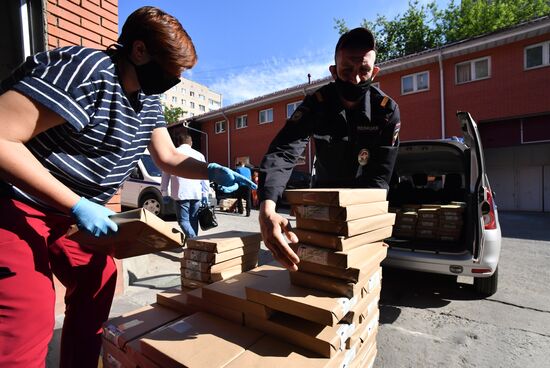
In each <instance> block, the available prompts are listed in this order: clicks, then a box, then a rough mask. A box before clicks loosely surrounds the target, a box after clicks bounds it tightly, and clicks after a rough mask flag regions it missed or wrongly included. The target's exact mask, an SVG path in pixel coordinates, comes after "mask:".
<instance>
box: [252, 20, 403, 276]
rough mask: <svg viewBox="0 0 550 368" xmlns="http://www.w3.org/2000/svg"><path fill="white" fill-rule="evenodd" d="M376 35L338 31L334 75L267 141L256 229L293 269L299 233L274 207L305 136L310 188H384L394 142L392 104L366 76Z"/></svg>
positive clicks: (396, 122)
mask: <svg viewBox="0 0 550 368" xmlns="http://www.w3.org/2000/svg"><path fill="white" fill-rule="evenodd" d="M375 58H376V51H375V40H374V36H373V35H372V33H371V32H370V31H369V30H368V29H366V28H355V29H353V30H351V31H349V32H346V33H344V34H343V35H342V36H341V37H340V39H339V40H338V43H337V44H336V49H335V65H331V66H330V67H329V70H330V73H331V74H332V77H333V78H334V82H333V83H330V84H328V85H326V86H324V87H321V88H320V89H318V90H317V91H316V92H315V93H314V94H312V95H309V96H306V97H305V99H304V101H303V102H302V104H301V105H300V106H299V107H298V108H297V109H296V111H295V112H294V114H293V115H292V116H291V117H290V119H289V120H288V121H287V122H286V124H285V126H284V127H283V129H282V130H281V131H280V132H279V133H278V135H277V136H276V137H275V139H274V140H273V141H272V142H271V145H270V146H269V150H268V152H267V153H266V155H265V156H264V158H263V161H262V164H261V173H260V181H259V198H260V201H261V204H260V216H259V220H260V228H261V231H262V237H263V240H264V243H265V244H266V246H267V247H268V248H269V249H270V250H271V252H272V253H273V256H274V257H275V259H277V260H278V261H279V262H280V263H281V264H282V265H284V266H285V267H287V268H288V269H290V270H297V266H296V265H297V263H298V262H299V259H298V256H297V255H296V254H295V253H294V251H293V250H292V249H291V248H290V246H289V245H288V243H287V241H286V240H285V238H284V237H283V233H284V234H285V235H286V238H287V239H288V240H289V241H290V242H291V243H296V242H297V241H298V238H297V237H296V235H295V234H294V233H293V232H292V231H291V230H290V228H289V226H288V220H286V219H285V218H283V217H282V216H280V215H279V214H277V213H276V211H275V205H276V202H277V199H278V198H280V196H281V195H282V193H283V191H284V189H285V186H286V183H287V181H288V179H289V177H290V174H291V172H292V169H293V168H294V166H295V165H296V160H297V158H298V157H299V156H300V155H301V154H302V153H303V151H304V149H305V146H306V144H307V142H308V141H309V138H310V137H313V140H314V141H315V151H316V160H315V178H314V181H313V186H314V187H324V188H350V187H356V188H386V189H388V188H389V185H388V183H389V181H390V178H391V175H392V171H393V167H394V164H395V158H396V156H397V148H398V145H399V128H400V118H399V108H398V106H397V104H396V103H395V102H394V101H393V100H392V99H391V98H389V97H388V96H386V95H385V94H384V93H383V92H382V91H381V90H380V89H378V88H375V87H373V86H372V81H373V79H374V77H375V76H376V74H378V72H379V71H380V68H378V67H377V66H374V61H375Z"/></svg>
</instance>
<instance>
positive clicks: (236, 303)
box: [202, 273, 273, 319]
mask: <svg viewBox="0 0 550 368" xmlns="http://www.w3.org/2000/svg"><path fill="white" fill-rule="evenodd" d="M259 278H260V279H261V278H262V276H260V275H258V274H253V273H242V274H240V275H237V276H235V277H232V278H230V279H227V280H223V281H219V282H216V283H213V284H210V285H208V286H205V287H204V288H203V289H202V295H203V298H204V300H205V301H206V302H212V303H216V304H221V305H223V306H225V307H227V308H231V309H234V310H239V311H242V312H245V313H247V314H250V315H254V316H258V317H260V318H264V319H266V318H269V316H271V314H272V313H273V310H272V309H270V308H268V307H266V306H265V305H262V304H258V303H255V302H252V301H250V300H247V299H246V292H245V287H246V286H248V285H254V283H256V282H258V279H259Z"/></svg>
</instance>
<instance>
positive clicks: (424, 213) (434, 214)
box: [418, 206, 439, 220]
mask: <svg viewBox="0 0 550 368" xmlns="http://www.w3.org/2000/svg"><path fill="white" fill-rule="evenodd" d="M438 218H439V206H438V207H435V208H433V207H432V208H420V209H419V210H418V220H435V219H438Z"/></svg>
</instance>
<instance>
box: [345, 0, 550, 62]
mask: <svg viewBox="0 0 550 368" xmlns="http://www.w3.org/2000/svg"><path fill="white" fill-rule="evenodd" d="M548 14H550V1H549V0H461V1H460V4H459V5H456V4H455V2H454V0H450V3H449V4H448V7H447V9H445V10H439V9H438V8H437V4H436V3H435V1H434V0H432V1H431V2H429V3H427V4H425V5H420V4H419V1H418V0H412V1H409V7H408V9H407V10H406V11H405V13H404V14H403V15H401V14H398V15H397V16H395V18H393V19H391V20H388V19H387V18H386V17H385V16H383V15H380V14H377V16H376V20H375V21H374V22H369V21H367V20H366V19H363V22H362V24H361V26H363V27H367V28H369V29H370V30H372V31H373V33H374V34H375V37H376V41H377V47H378V55H377V59H378V60H379V61H385V60H390V59H394V58H398V57H401V56H405V55H409V54H414V53H417V52H421V51H424V50H428V49H432V48H435V47H439V46H441V45H444V44H447V43H450V42H455V41H459V40H463V39H467V38H470V37H473V36H477V35H481V34H484V33H488V32H493V31H496V30H499V29H502V28H506V27H509V26H512V25H515V24H518V23H521V22H524V21H527V20H529V19H533V18H536V17H540V16H544V15H548ZM335 23H336V24H335V26H334V28H335V29H336V30H337V31H338V33H340V34H342V33H344V32H346V31H347V30H348V27H347V25H346V22H345V20H343V19H335Z"/></svg>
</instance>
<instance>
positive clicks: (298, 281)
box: [290, 263, 382, 298]
mask: <svg viewBox="0 0 550 368" xmlns="http://www.w3.org/2000/svg"><path fill="white" fill-rule="evenodd" d="M381 278H382V277H381V272H380V267H379V263H378V264H376V268H372V269H371V271H370V272H367V273H366V275H365V276H364V277H363V278H361V279H359V281H358V282H357V283H353V282H348V281H344V280H340V279H336V278H333V277H328V276H321V275H316V274H313V273H307V272H300V271H298V272H291V273H290V282H291V283H292V284H293V285H298V286H302V287H305V288H310V289H315V290H322V291H326V292H328V293H332V294H335V295H339V296H344V297H346V298H353V297H354V296H356V297H358V298H362V297H363V294H365V293H369V292H371V291H372V290H374V288H376V287H377V286H378V285H379V283H380V280H381Z"/></svg>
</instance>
